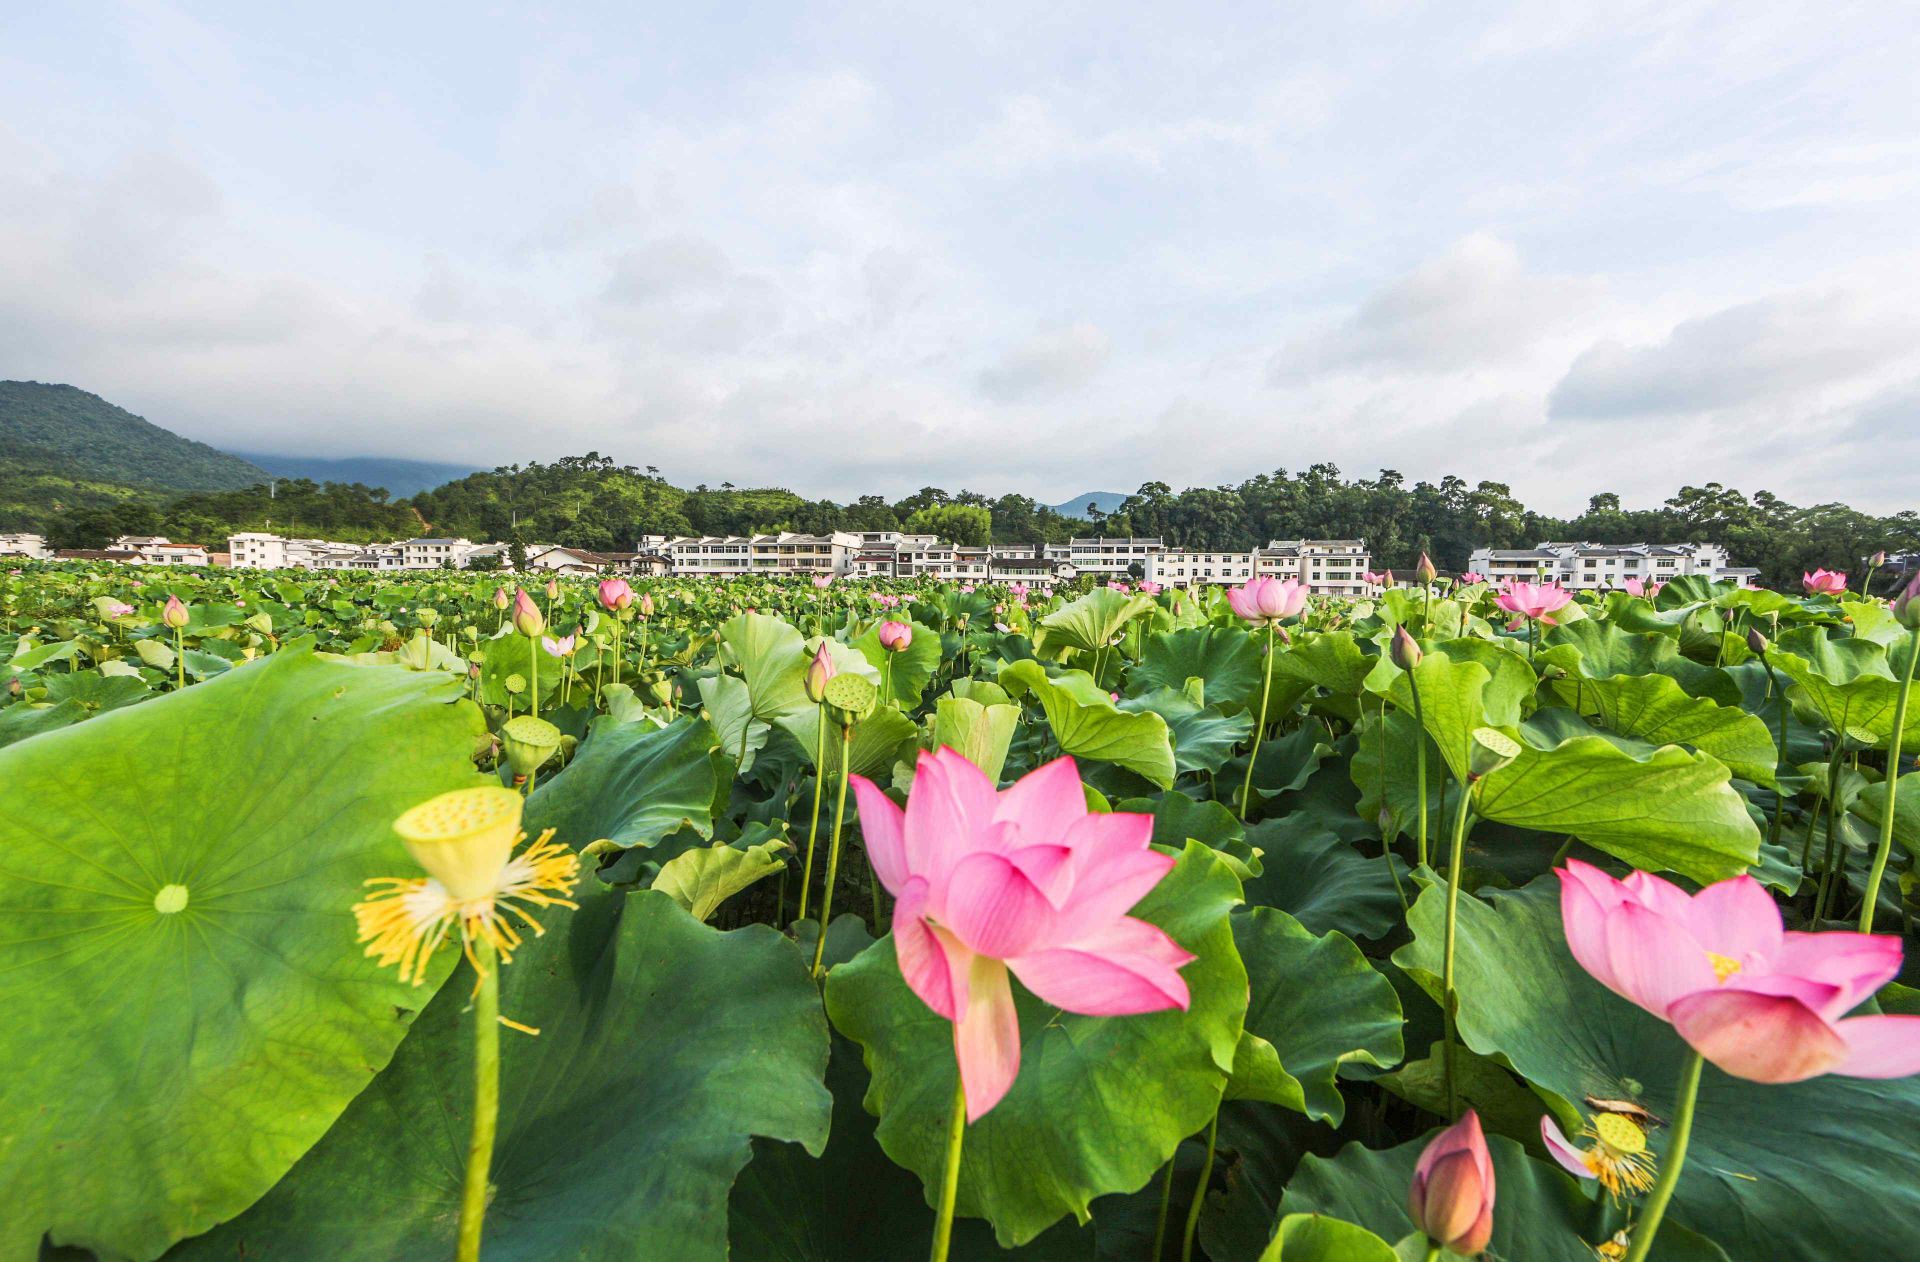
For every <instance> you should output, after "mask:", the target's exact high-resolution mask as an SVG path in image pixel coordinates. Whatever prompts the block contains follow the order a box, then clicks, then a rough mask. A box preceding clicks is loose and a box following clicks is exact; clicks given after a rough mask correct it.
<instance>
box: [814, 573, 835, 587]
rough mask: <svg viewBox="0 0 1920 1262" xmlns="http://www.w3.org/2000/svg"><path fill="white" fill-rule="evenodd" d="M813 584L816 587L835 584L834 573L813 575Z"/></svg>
mask: <svg viewBox="0 0 1920 1262" xmlns="http://www.w3.org/2000/svg"><path fill="white" fill-rule="evenodd" d="M813 585H814V586H815V587H831V586H833V575H831V574H815V575H814V576H813Z"/></svg>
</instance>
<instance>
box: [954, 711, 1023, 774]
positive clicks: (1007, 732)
mask: <svg viewBox="0 0 1920 1262" xmlns="http://www.w3.org/2000/svg"><path fill="white" fill-rule="evenodd" d="M1019 726H1020V707H1019V706H1016V705H982V704H981V703H980V702H978V701H974V700H972V699H970V698H967V697H942V698H940V700H939V701H937V702H935V703H934V709H933V747H934V748H935V749H938V748H940V747H941V746H942V745H947V746H950V747H952V748H953V749H956V750H958V751H959V752H960V753H962V754H965V755H966V757H967V759H968V760H969V761H970V762H972V763H973V765H974V766H976V767H978V768H980V770H982V771H984V772H986V773H987V779H989V780H992V781H993V782H994V783H996V784H998V783H999V781H1000V772H1001V770H1002V769H1003V768H1005V767H1006V765H1007V749H1008V747H1009V746H1011V745H1012V744H1013V734H1014V732H1015V731H1016V730H1017V729H1018V728H1019Z"/></svg>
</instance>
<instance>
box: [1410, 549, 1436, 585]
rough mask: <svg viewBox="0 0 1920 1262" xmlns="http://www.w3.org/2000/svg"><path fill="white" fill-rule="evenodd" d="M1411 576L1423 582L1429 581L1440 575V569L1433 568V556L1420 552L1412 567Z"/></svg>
mask: <svg viewBox="0 0 1920 1262" xmlns="http://www.w3.org/2000/svg"><path fill="white" fill-rule="evenodd" d="M1413 576H1414V577H1415V578H1417V579H1419V580H1420V581H1421V582H1422V583H1423V584H1424V583H1431V582H1433V580H1434V579H1436V578H1438V577H1440V571H1439V570H1436V569H1434V568H1433V558H1432V557H1430V556H1428V555H1427V554H1426V553H1424V552H1422V553H1421V554H1420V560H1419V561H1418V562H1417V563H1416V564H1415V565H1414V567H1413Z"/></svg>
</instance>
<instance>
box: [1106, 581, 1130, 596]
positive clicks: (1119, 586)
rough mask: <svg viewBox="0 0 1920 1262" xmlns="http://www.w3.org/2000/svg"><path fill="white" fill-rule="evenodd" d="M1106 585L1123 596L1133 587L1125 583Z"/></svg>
mask: <svg viewBox="0 0 1920 1262" xmlns="http://www.w3.org/2000/svg"><path fill="white" fill-rule="evenodd" d="M1107 586H1108V587H1111V588H1112V589H1113V590H1114V591H1116V592H1119V593H1120V594H1121V595H1123V596H1124V595H1126V594H1127V593H1128V592H1130V591H1132V590H1133V588H1131V587H1129V586H1127V585H1126V584H1125V583H1108V584H1107Z"/></svg>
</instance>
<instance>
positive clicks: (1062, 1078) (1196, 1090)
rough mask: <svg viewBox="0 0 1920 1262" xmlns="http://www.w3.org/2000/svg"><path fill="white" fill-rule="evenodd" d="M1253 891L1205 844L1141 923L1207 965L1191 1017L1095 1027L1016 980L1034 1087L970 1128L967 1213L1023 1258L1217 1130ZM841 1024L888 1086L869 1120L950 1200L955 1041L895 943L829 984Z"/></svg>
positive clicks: (1197, 971) (1152, 900)
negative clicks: (1202, 1133) (906, 970)
mask: <svg viewBox="0 0 1920 1262" xmlns="http://www.w3.org/2000/svg"><path fill="white" fill-rule="evenodd" d="M1239 901H1240V882H1239V881H1238V880H1236V879H1235V878H1234V876H1233V873H1232V872H1231V871H1230V870H1229V869H1228V867H1227V865H1226V863H1225V862H1224V861H1223V860H1221V859H1220V857H1219V856H1217V855H1215V854H1214V853H1213V851H1211V850H1209V849H1207V847H1205V846H1203V845H1200V844H1199V843H1197V842H1196V843H1194V844H1191V845H1189V846H1188V847H1187V848H1186V850H1185V851H1184V852H1183V853H1182V854H1181V856H1180V861H1179V864H1178V865H1177V866H1176V867H1175V868H1174V870H1173V871H1172V872H1170V873H1169V874H1168V875H1167V877H1166V879H1164V880H1163V881H1161V882H1160V884H1159V885H1158V886H1157V887H1155V889H1154V890H1153V892H1152V893H1150V894H1148V895H1147V897H1146V898H1144V899H1142V900H1141V902H1140V904H1139V906H1137V907H1135V908H1134V909H1133V914H1134V915H1135V916H1138V917H1139V918H1140V919H1142V920H1146V921H1149V922H1151V923H1153V924H1157V925H1159V926H1160V927H1161V928H1162V929H1164V930H1166V931H1167V933H1168V934H1170V935H1171V936H1172V937H1173V939H1174V940H1175V941H1177V942H1179V943H1180V945H1182V946H1183V947H1185V948H1186V949H1187V950H1189V951H1191V952H1193V953H1194V954H1195V955H1197V956H1198V957H1199V958H1198V959H1197V960H1195V961H1194V962H1193V963H1191V964H1189V965H1187V966H1186V968H1184V969H1182V970H1181V976H1182V977H1184V978H1185V979H1186V982H1187V987H1188V989H1189V991H1190V992H1191V997H1192V1007H1191V1009H1190V1010H1189V1011H1187V1012H1180V1011H1178V1010H1171V1011H1167V1012H1157V1013H1152V1014H1149V1015H1146V1016H1134V1017H1086V1016H1078V1015H1075V1014H1073V1013H1068V1012H1062V1011H1061V1010H1060V1009H1057V1008H1054V1007H1051V1006H1049V1005H1047V1004H1043V1003H1041V1002H1040V1001H1039V1000H1037V999H1035V998H1034V997H1033V996H1032V995H1030V994H1028V993H1027V992H1026V991H1025V990H1024V989H1023V988H1022V987H1020V985H1019V984H1018V983H1017V982H1016V983H1015V984H1014V995H1015V1001H1016V1003H1017V1005H1018V1007H1019V1010H1020V1029H1021V1044H1022V1046H1021V1064H1020V1076H1019V1077H1018V1078H1017V1079H1016V1080H1015V1081H1014V1084H1013V1088H1012V1090H1010V1091H1009V1092H1008V1093H1007V1095H1006V1098H1005V1099H1003V1100H1001V1101H1000V1103H999V1104H998V1105H997V1106H995V1108H994V1109H993V1111H992V1112H990V1113H988V1114H987V1115H986V1116H985V1117H983V1118H981V1119H980V1120H979V1121H978V1122H975V1123H974V1124H973V1125H971V1126H969V1127H968V1128H967V1138H966V1146H965V1152H964V1156H963V1159H962V1161H961V1168H960V1195H959V1202H958V1204H959V1213H961V1214H962V1215H965V1216H968V1217H984V1218H986V1219H988V1220H989V1221H991V1222H992V1223H993V1226H994V1232H995V1235H996V1237H997V1238H998V1239H999V1241H1000V1243H1001V1244H1002V1245H1015V1244H1022V1243H1025V1242H1026V1241H1028V1240H1031V1239H1033V1238H1034V1237H1035V1236H1037V1235H1038V1234H1039V1233H1040V1232H1041V1231H1043V1230H1045V1229H1046V1228H1047V1227H1048V1226H1050V1225H1052V1224H1053V1223H1054V1222H1056V1221H1058V1220H1059V1219H1060V1218H1061V1217H1062V1216H1064V1215H1066V1214H1069V1213H1071V1214H1074V1215H1075V1216H1077V1217H1078V1218H1079V1219H1080V1221H1082V1222H1085V1221H1087V1218H1088V1214H1089V1211H1088V1207H1089V1205H1090V1204H1091V1203H1092V1201H1093V1198H1095V1197H1097V1196H1103V1195H1106V1194H1107V1193H1110V1192H1131V1191H1134V1190H1135V1189H1137V1188H1139V1187H1141V1186H1143V1185H1144V1184H1145V1183H1146V1182H1147V1181H1148V1180H1149V1179H1150V1178H1152V1177H1153V1175H1154V1173H1155V1172H1156V1171H1157V1170H1158V1169H1159V1168H1160V1167H1161V1165H1162V1164H1163V1163H1164V1162H1165V1161H1166V1160H1167V1158H1168V1157H1169V1156H1171V1155H1172V1154H1173V1151H1174V1149H1175V1147H1177V1146H1178V1145H1179V1143H1180V1141H1181V1140H1182V1139H1183V1138H1185V1137H1186V1136H1188V1135H1191V1134H1193V1133H1194V1132H1195V1131H1198V1130H1200V1129H1202V1128H1203V1127H1205V1126H1206V1124H1207V1120H1208V1119H1209V1118H1210V1117H1212V1116H1213V1112H1214V1109H1215V1108H1216V1106H1217V1105H1218V1104H1219V1102H1220V1093H1221V1089H1222V1087H1223V1086H1224V1084H1225V1081H1226V1073H1227V1071H1228V1070H1229V1069H1230V1068H1231V1067H1232V1065H1233V1053H1234V1046H1235V1044H1236V1043H1237V1042H1238V1040H1239V1037H1240V1027H1241V1020H1242V1018H1243V1016H1244V1015H1245V1013H1246V1008H1247V973H1246V969H1245V968H1243V967H1242V966H1241V963H1240V957H1239V955H1238V953H1237V952H1236V951H1235V950H1234V946H1233V931H1232V929H1231V928H1230V927H1229V926H1228V924H1227V913H1228V910H1229V909H1230V908H1231V907H1232V906H1233V905H1234V904H1235V903H1237V902H1239ZM827 1011H828V1013H829V1014H830V1015H831V1016H832V1018H833V1023H834V1025H835V1027H837V1028H838V1029H839V1030H840V1031H841V1033H843V1034H845V1035H846V1036H847V1037H849V1038H851V1039H853V1040H854V1041H855V1042H857V1043H859V1044H860V1045H861V1046H862V1049H863V1052H864V1056H865V1060H866V1064H867V1067H868V1069H869V1070H870V1071H871V1072H872V1074H873V1084H872V1087H871V1088H870V1089H869V1091H868V1092H867V1099H866V1103H867V1108H868V1109H869V1110H870V1111H872V1112H874V1113H875V1114H877V1115H878V1116H879V1118H880V1126H879V1131H878V1134H879V1138H880V1146H881V1147H882V1148H884V1149H886V1152H887V1155H888V1156H889V1157H891V1158H893V1159H894V1160H895V1161H896V1162H898V1163H900V1164H901V1165H903V1166H905V1167H907V1169H909V1170H912V1171H913V1172H914V1173H915V1174H917V1175H919V1176H920V1179H921V1182H922V1183H923V1184H924V1185H925V1187H926V1190H927V1200H928V1203H929V1204H931V1203H933V1201H934V1200H935V1198H936V1194H937V1191H938V1188H939V1186H940V1176H941V1170H942V1167H943V1164H944V1154H945V1148H946V1130H947V1115H948V1112H949V1111H950V1109H951V1105H952V1100H953V1090H954V1078H955V1074H956V1072H957V1071H956V1069H955V1066H954V1059H953V1027H952V1025H951V1024H950V1023H949V1022H947V1021H946V1020H945V1019H944V1018H942V1017H940V1016H938V1015H937V1014H935V1013H934V1012H933V1011H932V1009H930V1008H928V1007H927V1006H926V1004H924V1003H922V1002H921V1001H920V999H919V998H918V997H917V996H916V995H915V994H914V993H913V992H912V991H911V990H909V989H908V988H907V984H906V983H905V982H904V981H902V980H901V978H900V969H899V964H898V962H897V960H896V959H895V956H894V947H893V939H892V938H891V937H890V936H889V937H886V938H882V939H881V940H880V941H879V942H877V943H875V944H874V945H873V946H872V947H870V948H868V949H867V950H866V951H865V952H864V953H862V954H861V956H860V957H859V958H858V959H856V960H854V961H853V962H852V963H850V964H844V965H842V966H840V967H839V968H836V969H834V970H833V971H832V972H831V973H829V974H828V976H827Z"/></svg>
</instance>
